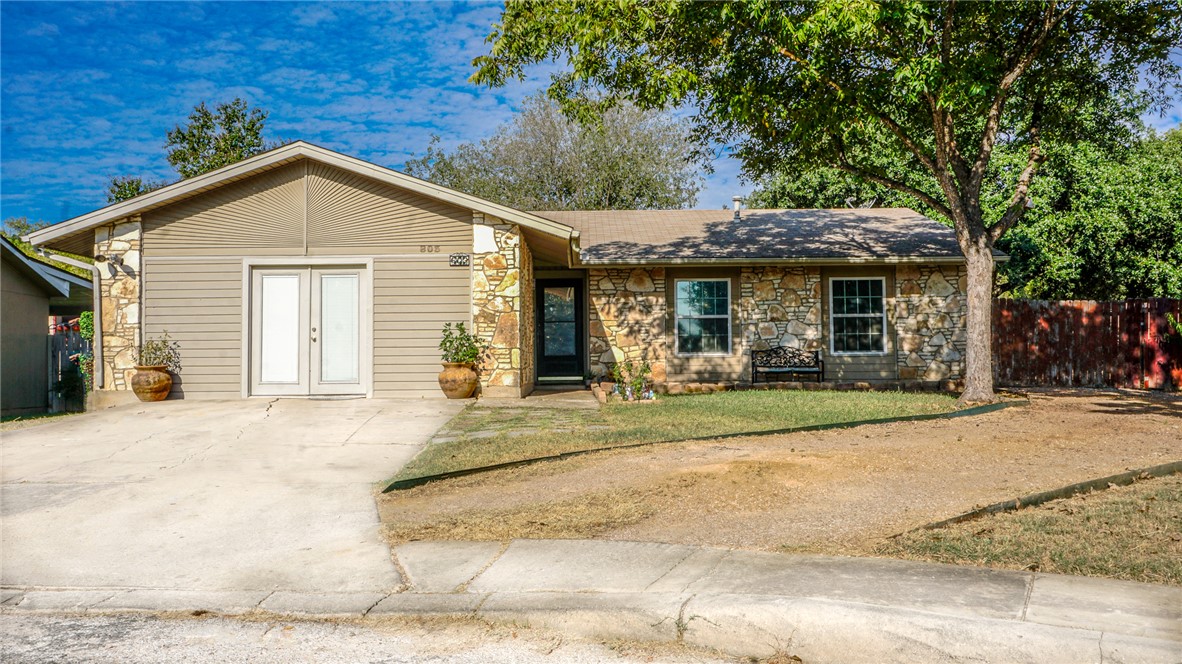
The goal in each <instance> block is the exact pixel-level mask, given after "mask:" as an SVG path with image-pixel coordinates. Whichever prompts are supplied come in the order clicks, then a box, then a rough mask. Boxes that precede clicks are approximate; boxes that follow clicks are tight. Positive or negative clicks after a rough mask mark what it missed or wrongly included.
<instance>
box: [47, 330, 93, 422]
mask: <svg viewBox="0 0 1182 664" xmlns="http://www.w3.org/2000/svg"><path fill="white" fill-rule="evenodd" d="M75 322H76V321H74V320H70V321H67V320H66V319H64V318H55V319H54V324H53V325H52V327H51V330H50V332H51V334H50V335H49V412H51V413H60V412H63V411H66V410H81V409H82V403H79V399H77V398H75V399H73V400H70V399H64V398H62V397H61V396H59V395H58V392H57V389H56V386H57V384H58V381H60V380H61V379H62V372H63V371H72V370H73V364H74V363H73V361H72V360H71V359H70V358H71V357H73V356H75V355H79V354H81V353H87V352H90V341H89V340H87V339H84V338H82V333H81V332H79V331H77V330H75V329H74V325H73V323H75Z"/></svg>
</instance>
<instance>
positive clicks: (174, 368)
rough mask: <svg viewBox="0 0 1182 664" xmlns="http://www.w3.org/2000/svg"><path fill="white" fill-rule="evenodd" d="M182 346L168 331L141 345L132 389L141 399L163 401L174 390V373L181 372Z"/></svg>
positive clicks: (132, 379)
mask: <svg viewBox="0 0 1182 664" xmlns="http://www.w3.org/2000/svg"><path fill="white" fill-rule="evenodd" d="M180 370H181V347H180V344H178V343H177V342H175V341H173V340H172V339H170V338H169V336H168V332H167V331H166V332H165V333H164V334H163V335H162V336H160V337H159V338H156V339H148V340H147V341H145V342H144V343H143V345H142V346H141V347H140V353H139V360H138V361H137V362H136V367H135V375H134V376H132V377H131V389H132V391H133V392H135V395H136V396H137V397H139V400H140V401H163V400H164V399H166V398H167V397H168V393H169V391H171V390H172V374H174V373H180Z"/></svg>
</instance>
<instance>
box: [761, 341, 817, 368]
mask: <svg viewBox="0 0 1182 664" xmlns="http://www.w3.org/2000/svg"><path fill="white" fill-rule="evenodd" d="M751 363H752V364H753V365H755V366H757V367H760V368H770V369H779V368H787V367H817V366H820V363H821V352H820V351H815V350H802V349H800V348H792V347H789V346H776V347H775V348H769V349H767V350H753V351H751Z"/></svg>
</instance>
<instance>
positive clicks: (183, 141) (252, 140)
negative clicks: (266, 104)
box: [107, 97, 282, 203]
mask: <svg viewBox="0 0 1182 664" xmlns="http://www.w3.org/2000/svg"><path fill="white" fill-rule="evenodd" d="M266 121H267V111H264V110H262V109H259V108H251V106H250V105H249V104H248V103H247V102H246V100H245V99H242V98H240V97H235V98H234V100H233V101H228V102H222V103H219V104H217V105H216V106H215V107H214V108H213V110H210V108H209V107H208V106H206V105H205V102H201V103H200V104H198V105H197V106H196V107H195V108H194V109H193V112H192V113H190V114H189V122H188V124H181V125H177V126H176V127H175V128H173V129H172V130H171V131H169V132H168V141H167V143H166V144H165V146H164V147H165V148H166V149H167V151H168V152H167V155H168V163H169V165H171V166H172V167H173V169H175V170H176V172H177V173H179V174H180V176H181V178H182V179H186V178H191V177H194V176H197V175H202V174H204V173H208V172H210V171H212V170H216V169H218V168H221V167H223V166H229V165H230V164H235V163H238V162H240V161H242V160H243V159H246V158H248V157H253V156H254V155H256V154H258V153H260V152H263V151H265V150H270V149H271V148H274V147H277V146H279V145H281V144H282V143H281V142H267V141H266V140H265V139H264V138H263V129H264V127H265V125H266ZM167 184H168V183H167V182H164V181H162V180H145V179H143V178H141V177H137V176H130V175H127V176H118V177H114V178H111V181H110V182H109V183H108V184H107V202H108V203H117V202H119V201H125V200H127V199H129V198H135V197H136V196H139V195H141V194H146V193H148V192H150V191H153V190H156V189H159V188H161V187H163V186H165V185H167Z"/></svg>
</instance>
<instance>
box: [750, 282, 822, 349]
mask: <svg viewBox="0 0 1182 664" xmlns="http://www.w3.org/2000/svg"><path fill="white" fill-rule="evenodd" d="M821 317H822V311H821V269H820V268H816V267H744V268H742V269H741V270H740V273H739V318H740V321H741V323H742V325H743V328H742V329H743V339H742V343H743V346H742V348H741V350H742V352H743V353H744V355H746V354H747V351H749V350H751V349H752V348H754V349H756V350H765V349H767V348H771V347H773V346H791V347H793V348H803V349H805V350H820V349H821Z"/></svg>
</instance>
